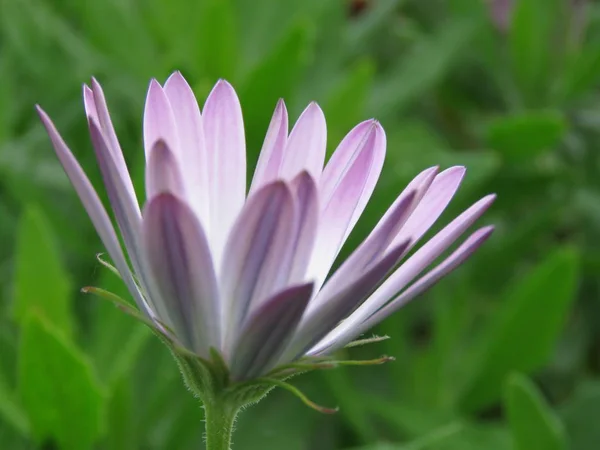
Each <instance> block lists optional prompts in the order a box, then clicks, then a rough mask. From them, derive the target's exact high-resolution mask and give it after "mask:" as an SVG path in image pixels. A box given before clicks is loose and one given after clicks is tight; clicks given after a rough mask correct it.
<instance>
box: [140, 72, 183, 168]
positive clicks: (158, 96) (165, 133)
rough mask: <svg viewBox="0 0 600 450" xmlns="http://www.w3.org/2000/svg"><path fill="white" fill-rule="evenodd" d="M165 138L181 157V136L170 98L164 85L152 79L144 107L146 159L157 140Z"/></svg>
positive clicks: (173, 150)
mask: <svg viewBox="0 0 600 450" xmlns="http://www.w3.org/2000/svg"><path fill="white" fill-rule="evenodd" d="M159 140H163V141H165V142H166V143H167V145H168V147H169V148H170V149H171V151H172V152H173V153H175V154H176V155H177V157H179V137H178V135H177V126H176V124H175V116H174V115H173V110H172V109H171V104H170V103H169V99H168V98H167V95H166V94H165V91H164V90H163V88H162V86H161V85H160V84H159V83H158V81H156V80H152V81H150V87H149V88H148V94H147V95H146V106H145V107H144V148H145V150H146V160H147V159H148V158H150V152H151V150H152V148H153V147H154V144H155V143H156V141H159Z"/></svg>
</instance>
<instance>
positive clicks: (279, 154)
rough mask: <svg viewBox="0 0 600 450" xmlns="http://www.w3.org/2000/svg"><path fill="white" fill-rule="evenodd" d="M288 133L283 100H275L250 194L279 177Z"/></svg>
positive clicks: (286, 115)
mask: <svg viewBox="0 0 600 450" xmlns="http://www.w3.org/2000/svg"><path fill="white" fill-rule="evenodd" d="M287 135H288V113H287V109H286V107H285V103H284V101H283V100H279V101H278V102H277V107H276V108H275V112H274V113H273V118H272V119H271V123H270V124H269V129H268V130H267V135H266V137H265V141H264V143H263V146H262V149H261V151H260V156H259V158H258V163H257V165H256V170H255V171H254V178H253V179H252V186H251V187H250V194H252V193H254V192H256V191H257V190H258V189H260V188H261V187H262V186H264V185H265V184H268V183H270V182H272V181H275V180H276V179H277V178H279V171H280V170H281V166H282V164H283V156H284V150H285V147H286V144H287Z"/></svg>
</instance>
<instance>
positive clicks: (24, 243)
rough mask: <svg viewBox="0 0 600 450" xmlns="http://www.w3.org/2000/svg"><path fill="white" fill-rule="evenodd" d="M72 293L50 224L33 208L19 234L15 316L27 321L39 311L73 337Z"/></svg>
mask: <svg viewBox="0 0 600 450" xmlns="http://www.w3.org/2000/svg"><path fill="white" fill-rule="evenodd" d="M70 293H71V281H70V277H69V275H68V274H67V272H66V271H65V269H64V267H63V264H62V262H61V260H60V252H59V249H58V246H57V244H56V242H55V240H54V235H53V233H52V231H51V229H50V226H49V224H48V222H47V221H46V219H45V218H44V216H43V215H42V213H41V211H40V210H39V209H37V208H35V207H29V208H28V209H26V211H25V213H24V214H23V217H22V219H21V223H20V227H19V232H18V235H17V249H16V281H15V297H14V305H13V313H14V317H15V318H16V320H18V321H19V322H21V323H23V321H24V320H25V319H26V317H27V315H28V313H29V312H31V311H36V312H37V313H38V314H41V315H43V316H44V317H45V318H46V319H47V320H48V321H50V322H51V323H52V324H53V325H55V326H56V327H57V328H58V329H60V330H61V331H62V332H63V333H65V335H66V336H70V335H72V333H73V319H72V317H71V305H70V302H69V298H70Z"/></svg>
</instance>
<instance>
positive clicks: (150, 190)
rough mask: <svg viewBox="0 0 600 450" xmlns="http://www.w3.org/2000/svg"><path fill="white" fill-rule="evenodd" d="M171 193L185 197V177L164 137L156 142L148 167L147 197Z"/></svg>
mask: <svg viewBox="0 0 600 450" xmlns="http://www.w3.org/2000/svg"><path fill="white" fill-rule="evenodd" d="M163 193H171V194H174V195H176V196H178V197H180V198H185V187H184V179H183V177H182V175H181V173H180V171H179V165H178V164H177V161H176V160H175V155H173V152H171V150H170V149H169V147H167V143H166V142H165V141H163V140H162V139H160V140H158V141H156V142H155V144H154V147H153V148H152V150H151V151H150V157H149V158H148V164H147V167H146V198H147V199H148V200H152V198H153V197H155V196H157V195H159V194H163Z"/></svg>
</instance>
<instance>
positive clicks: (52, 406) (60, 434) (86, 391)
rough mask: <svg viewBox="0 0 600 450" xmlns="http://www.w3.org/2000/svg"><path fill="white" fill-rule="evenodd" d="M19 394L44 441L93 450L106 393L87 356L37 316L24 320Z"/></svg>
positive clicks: (69, 449) (76, 449)
mask: <svg viewBox="0 0 600 450" xmlns="http://www.w3.org/2000/svg"><path fill="white" fill-rule="evenodd" d="M18 370H19V392H20V396H21V399H22V402H23V406H24V409H25V410H26V411H27V414H28V416H29V419H30V422H31V428H32V431H33V433H34V435H35V437H36V438H37V439H38V440H40V441H41V440H43V439H47V438H52V439H54V440H56V442H57V444H58V445H59V446H60V448H61V450H86V449H91V448H92V446H93V444H94V443H95V441H96V440H97V439H98V437H99V436H100V433H101V430H102V421H101V419H102V414H103V406H104V398H103V392H102V390H101V388H100V386H99V385H98V383H97V381H96V379H95V377H94V374H93V372H92V369H91V367H90V364H89V363H88V362H87V361H86V360H85V358H84V356H83V355H82V354H81V353H80V352H79V351H78V350H77V349H76V348H75V347H74V346H73V345H72V344H71V343H69V342H68V341H67V340H66V339H65V338H64V336H63V335H62V334H61V333H60V332H59V331H58V330H57V329H56V328H55V327H53V326H52V325H50V324H49V323H47V322H46V321H45V320H44V319H43V318H42V317H41V316H38V315H37V314H32V315H29V316H28V318H27V320H26V321H25V322H24V325H23V331H22V336H21V348H20V359H19V367H18Z"/></svg>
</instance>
